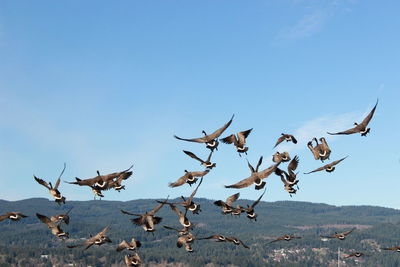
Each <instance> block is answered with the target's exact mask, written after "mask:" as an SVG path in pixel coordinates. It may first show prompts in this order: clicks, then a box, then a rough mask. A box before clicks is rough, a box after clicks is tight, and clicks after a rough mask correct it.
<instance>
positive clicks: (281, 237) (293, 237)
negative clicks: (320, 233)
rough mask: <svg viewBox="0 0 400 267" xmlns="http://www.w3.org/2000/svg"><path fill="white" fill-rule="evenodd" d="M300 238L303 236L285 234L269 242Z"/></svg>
mask: <svg viewBox="0 0 400 267" xmlns="http://www.w3.org/2000/svg"><path fill="white" fill-rule="evenodd" d="M299 238H301V236H295V235H283V236H280V237H277V238H276V239H274V240H272V241H271V242H269V244H270V243H274V242H278V241H290V240H293V239H299Z"/></svg>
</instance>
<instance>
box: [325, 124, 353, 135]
mask: <svg viewBox="0 0 400 267" xmlns="http://www.w3.org/2000/svg"><path fill="white" fill-rule="evenodd" d="M359 129H360V127H359V125H357V126H356V127H353V128H351V129H348V130H346V131H342V132H337V133H330V132H327V133H328V134H330V135H339V134H354V133H358V132H359Z"/></svg>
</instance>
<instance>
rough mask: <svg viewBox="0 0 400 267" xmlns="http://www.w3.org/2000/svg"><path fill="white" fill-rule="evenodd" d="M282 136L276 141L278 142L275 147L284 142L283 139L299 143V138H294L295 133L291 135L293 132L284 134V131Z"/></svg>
mask: <svg viewBox="0 0 400 267" xmlns="http://www.w3.org/2000/svg"><path fill="white" fill-rule="evenodd" d="M281 135H282V136H281V137H279V138H278V140H277V141H276V144H275V146H274V147H273V148H275V147H277V146H278V145H279V144H280V143H282V142H283V141H286V142H290V141H291V142H293V143H294V144H297V140H296V138H294V136H293V135H291V134H284V133H282V134H281Z"/></svg>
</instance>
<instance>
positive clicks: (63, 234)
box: [36, 213, 69, 239]
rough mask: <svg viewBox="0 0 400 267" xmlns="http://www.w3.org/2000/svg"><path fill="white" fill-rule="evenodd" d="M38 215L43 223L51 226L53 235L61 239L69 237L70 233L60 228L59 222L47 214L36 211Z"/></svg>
mask: <svg viewBox="0 0 400 267" xmlns="http://www.w3.org/2000/svg"><path fill="white" fill-rule="evenodd" d="M36 217H38V218H39V220H40V221H41V222H42V223H44V224H46V225H47V227H49V229H50V230H51V233H52V234H53V235H55V236H57V237H58V238H61V239H65V238H69V234H68V233H67V232H64V231H63V230H62V229H61V228H60V225H59V224H57V223H55V222H52V221H51V220H50V219H49V218H48V217H47V216H45V215H42V214H39V213H36Z"/></svg>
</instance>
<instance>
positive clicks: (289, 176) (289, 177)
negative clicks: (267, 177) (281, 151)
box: [275, 155, 299, 186]
mask: <svg viewBox="0 0 400 267" xmlns="http://www.w3.org/2000/svg"><path fill="white" fill-rule="evenodd" d="M298 165H299V157H298V156H297V155H296V156H295V157H294V158H293V159H292V160H291V161H290V163H289V165H288V167H287V170H288V171H287V172H286V171H284V170H281V169H279V168H276V171H275V174H276V175H279V176H281V178H282V175H285V178H286V179H285V180H286V181H287V182H288V183H289V184H290V185H292V186H293V185H297V183H298V182H299V180H297V179H296V177H297V173H295V172H294V171H295V170H296V169H297V166H298Z"/></svg>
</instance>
